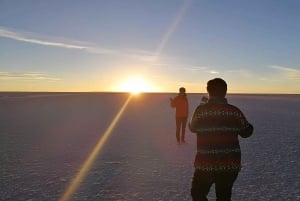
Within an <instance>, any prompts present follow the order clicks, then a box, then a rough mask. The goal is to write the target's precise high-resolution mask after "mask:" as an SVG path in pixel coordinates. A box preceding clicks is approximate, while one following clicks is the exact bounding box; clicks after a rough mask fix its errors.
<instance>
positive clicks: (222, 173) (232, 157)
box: [189, 78, 253, 201]
mask: <svg viewBox="0 0 300 201" xmlns="http://www.w3.org/2000/svg"><path fill="white" fill-rule="evenodd" d="M207 91H208V95H209V98H208V101H207V103H206V104H200V105H199V106H198V107H197V108H196V110H195V112H194V114H193V116H192V118H191V121H190V124H189V127H190V130H191V131H192V132H193V133H196V134H197V154H196V157H195V162H194V166H195V171H194V176H193V181H192V188H191V195H192V199H193V201H207V197H206V196H207V194H208V193H209V190H210V187H211V186H212V184H215V192H216V200H220V201H221V200H222V201H225V200H226V201H230V200H231V192H232V187H233V184H234V182H235V180H236V178H237V176H238V173H239V171H240V169H241V150H240V145H239V139H238V136H239V135H240V136H241V137H243V138H247V137H250V136H251V135H252V132H253V126H252V125H251V124H250V123H249V122H248V121H247V120H246V118H245V116H244V115H243V113H242V112H241V111H240V109H238V108H237V107H235V106H233V105H230V104H228V103H227V100H226V99H225V95H226V92H227V84H226V82H225V81H224V80H222V79H220V78H215V79H213V80H209V81H208V82H207Z"/></svg>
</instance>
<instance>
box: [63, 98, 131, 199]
mask: <svg viewBox="0 0 300 201" xmlns="http://www.w3.org/2000/svg"><path fill="white" fill-rule="evenodd" d="M131 98H132V95H131V96H129V97H128V99H127V100H126V102H125V103H124V105H123V106H122V108H121V109H120V111H119V112H118V114H117V115H116V116H115V118H114V119H113V121H112V122H111V124H110V125H109V127H108V128H107V129H106V131H105V133H104V134H103V136H102V137H101V138H100V140H99V142H98V143H97V145H96V146H95V147H94V149H93V151H92V152H91V153H90V155H89V156H88V158H87V159H86V161H85V162H84V163H83V165H82V167H81V168H80V170H79V172H78V174H77V175H76V176H75V177H74V178H73V180H72V181H71V183H70V184H69V186H68V188H67V189H66V191H65V192H64V194H63V195H62V197H61V198H60V199H59V201H69V200H71V198H72V196H73V194H74V193H75V192H76V190H77V188H78V187H79V185H80V183H81V182H82V181H83V179H84V178H85V177H86V175H87V173H88V172H89V170H90V169H91V166H92V165H93V163H94V161H95V159H96V158H97V156H98V155H99V153H100V151H101V149H102V148H103V146H104V144H105V142H106V141H107V139H108V137H109V136H110V134H111V133H112V131H113V129H114V127H115V125H116V124H117V123H118V121H119V119H120V118H121V116H122V114H123V113H124V111H125V109H126V107H127V105H128V104H129V102H130V100H131Z"/></svg>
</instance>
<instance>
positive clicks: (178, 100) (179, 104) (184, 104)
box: [170, 87, 189, 144]
mask: <svg viewBox="0 0 300 201" xmlns="http://www.w3.org/2000/svg"><path fill="white" fill-rule="evenodd" d="M170 104H171V107H173V108H175V109H176V140H177V143H178V144H180V143H185V128H186V123H187V118H188V114H189V103H188V99H187V96H186V93H185V88H184V87H180V88H179V94H178V95H177V96H176V97H175V98H170Z"/></svg>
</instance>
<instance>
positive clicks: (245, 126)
mask: <svg viewBox="0 0 300 201" xmlns="http://www.w3.org/2000/svg"><path fill="white" fill-rule="evenodd" d="M240 124H241V128H240V132H239V135H240V136H241V137H242V138H247V137H250V136H251V135H252V133H253V130H254V128H253V126H252V124H250V123H249V122H248V121H247V119H246V118H245V116H244V114H243V113H242V112H241V119H240Z"/></svg>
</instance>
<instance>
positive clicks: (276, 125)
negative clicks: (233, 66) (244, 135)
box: [0, 93, 300, 201]
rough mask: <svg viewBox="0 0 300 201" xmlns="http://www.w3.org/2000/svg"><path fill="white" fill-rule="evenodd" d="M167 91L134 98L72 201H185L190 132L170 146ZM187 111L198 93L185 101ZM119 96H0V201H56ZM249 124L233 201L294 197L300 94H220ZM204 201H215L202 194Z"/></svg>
mask: <svg viewBox="0 0 300 201" xmlns="http://www.w3.org/2000/svg"><path fill="white" fill-rule="evenodd" d="M174 95H175V94H141V95H140V96H138V97H135V98H133V99H132V100H131V101H130V103H129V105H128V107H127V108H126V109H125V112H124V114H123V115H122V116H121V118H120V120H119V121H118V122H117V124H116V126H115V127H114V129H113V131H112V133H111V135H110V137H109V138H108V140H107V141H106V143H105V145H104V147H103V149H102V150H101V151H100V153H99V155H98V156H97V158H96V160H95V162H94V164H93V166H92V167H91V169H90V170H89V172H88V174H87V176H86V177H85V178H84V180H83V181H82V183H81V184H80V186H79V188H78V189H77V190H76V192H75V194H74V195H73V197H72V200H74V201H83V200H89V201H90V200H103V201H135V200H136V201H138V200H143V201H145V200H146V201H151V200H153V201H159V200H162V201H185V200H191V196H190V187H191V179H192V175H193V160H194V154H195V135H194V134H192V133H190V132H189V131H188V129H187V136H186V141H187V143H186V144H183V145H177V144H176V140H175V134H174V131H175V120H174V111H173V110H172V109H171V108H170V107H169V102H168V100H169V97H170V96H174ZM188 98H189V101H190V113H192V111H193V110H194V108H195V107H196V106H197V105H198V103H199V102H200V100H201V94H188ZM126 99H127V95H126V94H113V93H76V94H62V93H59V94H55V93H49V94H47V93H42V94H36V93H15V94H12V93H0V164H1V166H0V170H1V174H0V200H3V201H23V200H24V201H29V200H31V201H41V200H42V201H43V200H45V201H51V200H58V199H59V198H60V197H61V195H62V194H63V193H64V191H65V190H66V188H67V186H68V184H69V183H70V181H71V180H72V178H73V177H74V176H75V175H76V173H77V172H78V171H79V169H80V167H81V165H82V164H83V162H84V161H85V159H86V158H87V156H88V155H89V153H90V152H91V151H92V149H93V148H94V147H95V145H96V144H97V142H98V141H99V139H100V138H101V137H102V135H103V133H104V132H105V130H106V128H107V127H108V126H109V125H110V123H111V122H112V120H113V118H114V117H115V115H116V114H117V113H118V111H119V109H120V108H121V107H122V105H123V103H124V102H125V101H126ZM228 101H229V102H230V103H232V104H234V105H236V106H238V107H239V108H240V109H241V110H242V111H243V112H244V114H245V115H246V117H247V119H248V120H249V121H250V122H251V123H252V124H253V125H254V127H255V132H254V134H253V136H252V137H251V138H248V139H240V144H241V147H242V165H243V168H242V171H241V173H240V175H239V177H238V179H237V181H236V183H235V185H234V188H233V196H232V200H234V201H241V200H242V201H247V200H249V201H253V200H263V201H267V200H272V201H273V200H275V201H276V200H278V201H282V200H286V201H295V200H300V154H299V152H300V148H299V147H300V146H299V144H300V140H299V137H298V136H299V133H300V104H299V102H300V95H229V96H228ZM209 199H210V200H214V199H215V195H214V190H213V188H212V189H211V192H210V194H209Z"/></svg>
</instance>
